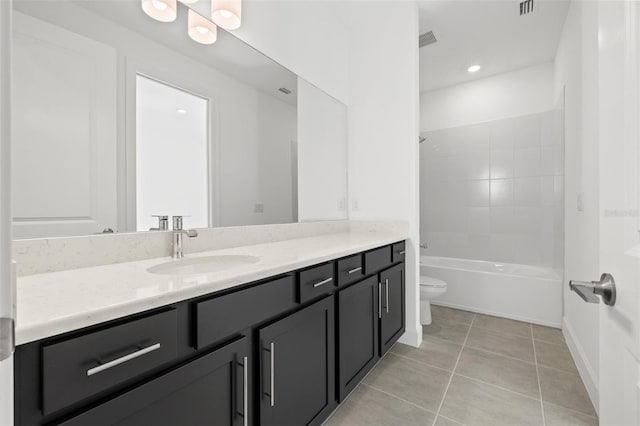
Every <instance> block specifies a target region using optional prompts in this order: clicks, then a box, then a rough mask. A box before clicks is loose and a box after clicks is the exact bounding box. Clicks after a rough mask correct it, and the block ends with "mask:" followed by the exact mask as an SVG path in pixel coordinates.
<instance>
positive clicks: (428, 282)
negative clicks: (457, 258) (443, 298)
mask: <svg viewBox="0 0 640 426" xmlns="http://www.w3.org/2000/svg"><path fill="white" fill-rule="evenodd" d="M420 286H421V287H431V288H447V283H446V282H444V281H442V280H439V279H437V278H433V277H427V276H424V275H421V276H420Z"/></svg>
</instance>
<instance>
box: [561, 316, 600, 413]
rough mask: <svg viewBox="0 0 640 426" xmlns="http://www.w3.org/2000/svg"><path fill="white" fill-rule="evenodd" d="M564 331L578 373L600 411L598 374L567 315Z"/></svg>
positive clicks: (594, 405) (563, 321)
mask: <svg viewBox="0 0 640 426" xmlns="http://www.w3.org/2000/svg"><path fill="white" fill-rule="evenodd" d="M562 331H563V334H564V338H565V340H566V341H567V346H568V347H569V352H571V356H572V357H573V361H574V362H575V363H576V367H578V373H579V374H580V377H581V378H582V381H583V382H584V386H585V387H586V388H587V393H588V394H589V398H591V403H592V404H593V408H594V409H595V410H596V413H600V409H599V406H598V402H599V398H600V392H599V389H598V383H599V379H598V375H597V374H596V372H595V370H594V369H593V366H592V365H591V364H590V363H589V360H588V359H587V357H586V355H585V352H584V348H583V347H582V345H581V344H580V341H579V340H578V339H577V338H576V335H575V331H574V330H573V327H572V326H571V324H570V323H569V321H567V317H564V318H563V319H562Z"/></svg>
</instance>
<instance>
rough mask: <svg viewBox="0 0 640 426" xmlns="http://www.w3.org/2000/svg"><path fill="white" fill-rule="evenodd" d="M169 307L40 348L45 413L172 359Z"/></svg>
mask: <svg viewBox="0 0 640 426" xmlns="http://www.w3.org/2000/svg"><path fill="white" fill-rule="evenodd" d="M177 336H178V316H177V311H176V310H175V309H172V310H169V311H165V312H162V313H159V314H154V315H151V316H148V317H145V318H141V319H137V320H133V321H129V322H127V323H124V324H121V325H115V326H113V327H109V328H105V329H102V330H99V331H95V332H92V333H88V334H85V335H82V336H79V337H73V338H70V339H68V340H65V341H62V342H59V343H54V344H50V345H46V346H43V347H42V387H43V390H42V404H43V407H42V409H43V412H44V414H45V415H48V414H50V413H53V412H55V411H57V410H59V409H61V408H64V407H67V406H69V405H71V404H73V403H75V402H78V401H81V400H82V399H85V398H88V397H90V396H92V395H95V394H97V393H99V392H102V391H104V390H107V389H109V388H110V387H113V386H116V385H118V384H121V383H124V382H126V381H129V380H131V379H134V378H136V377H137V376H143V375H144V373H145V372H148V371H150V370H152V369H154V368H156V367H158V366H160V365H162V364H165V363H167V362H170V361H172V360H174V359H175V358H176V357H177Z"/></svg>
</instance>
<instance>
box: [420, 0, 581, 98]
mask: <svg viewBox="0 0 640 426" xmlns="http://www.w3.org/2000/svg"><path fill="white" fill-rule="evenodd" d="M418 4H419V7H420V34H423V33H424V32H426V31H433V32H434V33H435V36H436V38H437V39H438V41H437V42H436V43H434V44H431V45H428V46H425V47H423V48H421V49H420V91H425V90H433V89H436V88H440V87H445V86H450V85H453V84H459V83H463V82H466V81H471V80H475V79H479V78H484V77H488V76H490V75H494V74H499V73H503V72H507V71H512V70H516V69H519V68H524V67H527V66H531V65H535V64H540V63H544V62H549V61H552V60H553V58H554V57H555V54H556V49H557V47H558V42H559V40H560V36H561V33H562V27H563V25H564V21H565V18H566V16H567V11H568V9H569V2H568V1H567V0H535V3H534V11H533V13H531V14H528V15H524V16H520V0H502V1H484V0H467V1H458V0H420V1H419V2H418ZM474 64H478V65H480V66H481V67H482V68H481V69H480V71H478V72H476V73H474V74H471V73H468V72H467V68H468V67H469V66H470V65H474Z"/></svg>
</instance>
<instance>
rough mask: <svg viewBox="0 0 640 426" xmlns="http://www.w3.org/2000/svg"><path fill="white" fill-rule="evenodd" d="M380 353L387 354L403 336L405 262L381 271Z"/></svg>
mask: <svg viewBox="0 0 640 426" xmlns="http://www.w3.org/2000/svg"><path fill="white" fill-rule="evenodd" d="M380 296H381V297H382V300H381V305H382V314H381V315H380V317H381V319H380V355H383V354H385V353H386V352H387V351H388V350H389V349H390V348H391V346H393V344H394V343H395V342H396V341H397V340H398V339H399V338H400V336H402V334H403V333H404V330H405V320H404V309H405V303H404V263H400V264H398V265H395V266H393V267H391V268H389V269H386V270H384V271H382V272H381V273H380Z"/></svg>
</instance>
